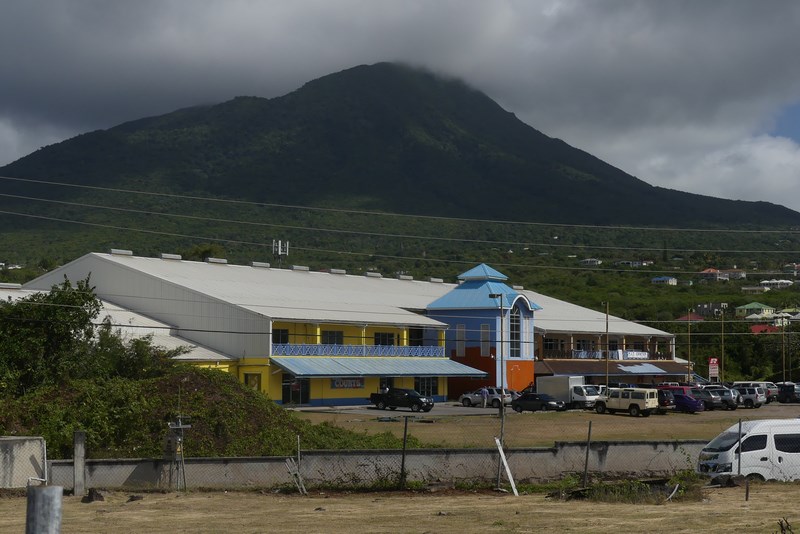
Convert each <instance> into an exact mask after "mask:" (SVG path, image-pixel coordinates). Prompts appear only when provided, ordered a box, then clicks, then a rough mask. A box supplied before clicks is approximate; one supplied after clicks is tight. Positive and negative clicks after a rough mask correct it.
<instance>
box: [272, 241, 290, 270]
mask: <svg viewBox="0 0 800 534" xmlns="http://www.w3.org/2000/svg"><path fill="white" fill-rule="evenodd" d="M272 255H273V256H275V257H276V258H278V268H280V267H281V266H282V264H283V257H284V256H288V255H289V242H288V241H281V240H280V239H278V240H275V239H273V240H272Z"/></svg>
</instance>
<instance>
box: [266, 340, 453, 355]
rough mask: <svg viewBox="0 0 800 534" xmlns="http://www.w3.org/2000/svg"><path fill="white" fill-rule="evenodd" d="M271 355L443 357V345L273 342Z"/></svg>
mask: <svg viewBox="0 0 800 534" xmlns="http://www.w3.org/2000/svg"><path fill="white" fill-rule="evenodd" d="M272 355H273V356H362V357H367V356H370V357H376V356H381V357H387V358H389V357H393V356H394V357H406V358H414V357H416V358H444V356H445V354H444V347H436V346H426V347H398V346H395V345H320V344H317V343H273V344H272Z"/></svg>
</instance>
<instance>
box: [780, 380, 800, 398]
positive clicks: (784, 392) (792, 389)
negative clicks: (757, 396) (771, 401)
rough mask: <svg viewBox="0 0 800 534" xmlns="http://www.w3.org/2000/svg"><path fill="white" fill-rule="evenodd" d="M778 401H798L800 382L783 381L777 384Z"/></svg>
mask: <svg viewBox="0 0 800 534" xmlns="http://www.w3.org/2000/svg"><path fill="white" fill-rule="evenodd" d="M778 402H780V403H785V402H800V384H795V383H794V382H783V383H781V384H779V385H778Z"/></svg>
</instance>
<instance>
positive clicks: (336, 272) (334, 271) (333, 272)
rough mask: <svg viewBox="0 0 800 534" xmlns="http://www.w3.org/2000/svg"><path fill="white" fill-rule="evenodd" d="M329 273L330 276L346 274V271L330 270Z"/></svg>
mask: <svg viewBox="0 0 800 534" xmlns="http://www.w3.org/2000/svg"><path fill="white" fill-rule="evenodd" d="M330 273H331V274H347V271H345V270H344V269H331V270H330Z"/></svg>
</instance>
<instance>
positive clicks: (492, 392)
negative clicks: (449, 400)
mask: <svg viewBox="0 0 800 534" xmlns="http://www.w3.org/2000/svg"><path fill="white" fill-rule="evenodd" d="M486 389H487V390H489V398H488V399H487V400H486V406H491V407H492V408H499V407H500V402H501V401H500V398H501V397H502V399H503V402H504V403H505V404H511V400H512V398H511V393H510V392H509V390H507V389H506V390H505V391H501V389H500V388H486ZM458 402H460V403H461V404H463V405H464V406H482V405H483V398H482V397H481V389H480V388H478V389H476V390H475V391H470V392H468V393H464V394H462V395H461V396H460V397H458Z"/></svg>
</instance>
